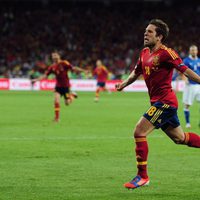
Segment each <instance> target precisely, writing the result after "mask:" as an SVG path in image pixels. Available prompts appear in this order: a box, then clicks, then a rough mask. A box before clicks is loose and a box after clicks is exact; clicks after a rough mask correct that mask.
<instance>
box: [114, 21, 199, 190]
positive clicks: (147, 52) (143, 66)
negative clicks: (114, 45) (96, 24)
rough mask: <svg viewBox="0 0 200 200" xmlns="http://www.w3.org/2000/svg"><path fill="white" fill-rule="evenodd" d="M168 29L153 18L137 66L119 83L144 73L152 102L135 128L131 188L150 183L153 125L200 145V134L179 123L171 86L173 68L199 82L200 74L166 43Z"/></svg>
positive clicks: (184, 141) (176, 138)
mask: <svg viewBox="0 0 200 200" xmlns="http://www.w3.org/2000/svg"><path fill="white" fill-rule="evenodd" d="M168 32H169V28H168V25H167V24H166V23H164V22H163V21H162V20H160V19H153V20H151V21H150V23H149V25H148V26H147V27H146V30H145V33H144V48H143V49H142V51H141V53H140V56H139V59H138V62H137V64H136V66H135V69H134V70H133V71H132V72H131V74H130V75H129V77H128V78H127V79H126V80H124V81H123V82H122V83H118V84H116V89H117V90H118V91H121V90H123V88H125V87H126V86H128V85H130V84H131V83H133V82H134V81H136V79H137V78H138V77H139V76H140V75H143V77H144V80H145V82H146V85H147V88H148V93H149V96H150V102H151V106H150V108H149V109H148V110H147V111H146V112H145V113H144V115H143V116H142V117H141V118H140V120H139V121H138V123H137V125H136V127H135V129H134V138H135V143H136V148H135V152H136V160H137V168H138V173H137V176H136V177H135V178H133V180H131V181H130V182H127V183H125V184H124V186H125V187H126V188H129V189H135V188H138V187H141V186H144V185H148V184H149V181H150V180H149V177H148V173H147V159H148V143H147V136H148V134H150V133H151V132H152V131H153V130H154V129H158V128H161V129H162V130H163V131H164V132H165V133H166V134H167V136H169V138H171V139H172V140H173V141H174V142H175V143H176V144H183V145H188V146H189V147H196V148H200V136H199V135H197V134H195V133H191V132H190V133H184V132H183V130H182V128H181V126H180V122H179V119H178V116H177V108H178V101H177V98H176V95H175V93H174V91H173V90H172V87H171V81H172V73H173V69H174V68H176V69H177V70H178V71H180V72H181V73H184V75H186V76H187V77H188V78H189V79H191V80H193V81H195V82H197V83H200V77H199V76H198V75H197V74H196V73H195V72H193V71H192V70H191V69H189V68H188V67H187V66H186V65H185V64H183V62H182V60H181V58H180V57H179V56H178V55H177V53H176V52H175V51H174V50H172V49H170V48H168V47H166V46H165V45H163V42H164V41H165V39H166V38H167V36H168Z"/></svg>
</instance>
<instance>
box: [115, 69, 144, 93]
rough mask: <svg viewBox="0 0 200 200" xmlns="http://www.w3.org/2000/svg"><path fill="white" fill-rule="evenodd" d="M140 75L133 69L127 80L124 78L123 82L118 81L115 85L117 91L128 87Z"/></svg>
mask: <svg viewBox="0 0 200 200" xmlns="http://www.w3.org/2000/svg"><path fill="white" fill-rule="evenodd" d="M139 76H140V75H139V74H136V73H135V70H133V71H132V72H131V74H130V75H129V77H128V78H127V79H126V80H124V81H123V82H122V83H117V84H116V85H115V88H116V90H117V91H122V90H123V89H124V88H125V87H127V86H128V85H130V84H131V83H133V82H135V81H136V80H137V78H138V77H139Z"/></svg>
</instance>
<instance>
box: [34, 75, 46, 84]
mask: <svg viewBox="0 0 200 200" xmlns="http://www.w3.org/2000/svg"><path fill="white" fill-rule="evenodd" d="M46 78H47V75H46V74H44V75H42V76H40V77H38V78H35V79H32V82H33V83H35V82H37V81H41V80H43V79H46Z"/></svg>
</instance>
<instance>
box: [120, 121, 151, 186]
mask: <svg viewBox="0 0 200 200" xmlns="http://www.w3.org/2000/svg"><path fill="white" fill-rule="evenodd" d="M154 128H155V127H154V126H153V125H152V124H151V123H150V122H149V121H148V120H147V119H146V118H144V117H142V118H141V119H140V120H139V122H138V123H137V125H136V127H135V130H134V138H135V144H136V148H135V152H136V160H137V168H138V173H137V176H136V177H134V178H133V179H132V180H131V181H130V182H128V183H125V184H124V187H126V188H128V189H135V188H138V187H141V186H145V185H148V184H149V177H148V175H147V158H148V143H147V138H146V137H147V135H148V134H149V133H151V132H152V131H153V130H154Z"/></svg>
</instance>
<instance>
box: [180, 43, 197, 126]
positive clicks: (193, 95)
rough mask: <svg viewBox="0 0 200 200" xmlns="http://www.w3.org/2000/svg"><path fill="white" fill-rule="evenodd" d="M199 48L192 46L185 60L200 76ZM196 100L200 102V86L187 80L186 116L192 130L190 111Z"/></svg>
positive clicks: (185, 95) (184, 96)
mask: <svg viewBox="0 0 200 200" xmlns="http://www.w3.org/2000/svg"><path fill="white" fill-rule="evenodd" d="M197 55H198V48H197V46H195V45H192V46H190V49H189V56H188V57H187V58H185V59H184V60H183V62H184V63H185V65H187V66H188V67H189V68H190V69H191V70H193V71H194V72H195V73H197V74H198V75H200V58H198V57H197ZM194 99H196V100H198V101H200V85H199V84H198V83H196V82H195V81H193V80H188V79H186V85H185V89H184V91H183V103H184V114H185V121H186V128H190V127H191V125H190V110H189V107H190V106H191V105H192V103H193V101H194Z"/></svg>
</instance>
